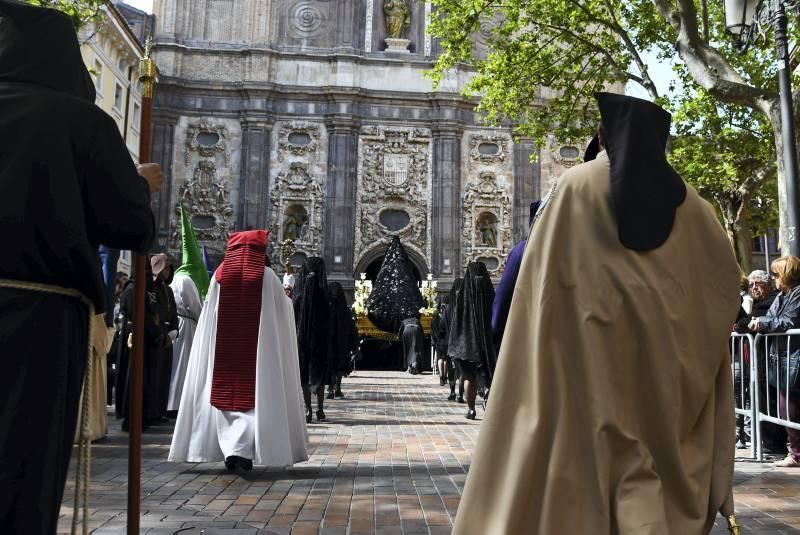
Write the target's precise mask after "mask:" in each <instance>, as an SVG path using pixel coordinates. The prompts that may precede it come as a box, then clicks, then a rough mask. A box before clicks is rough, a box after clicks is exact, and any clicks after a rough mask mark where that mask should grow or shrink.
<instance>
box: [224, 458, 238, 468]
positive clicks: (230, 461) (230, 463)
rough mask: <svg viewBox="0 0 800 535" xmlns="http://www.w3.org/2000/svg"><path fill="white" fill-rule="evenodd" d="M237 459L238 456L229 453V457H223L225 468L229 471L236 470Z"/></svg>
mask: <svg viewBox="0 0 800 535" xmlns="http://www.w3.org/2000/svg"><path fill="white" fill-rule="evenodd" d="M237 459H238V457H236V456H235V455H231V456H230V457H225V468H226V469H227V470H228V471H229V472H234V471H235V470H236V465H237V464H238V463H237V462H236V460H237Z"/></svg>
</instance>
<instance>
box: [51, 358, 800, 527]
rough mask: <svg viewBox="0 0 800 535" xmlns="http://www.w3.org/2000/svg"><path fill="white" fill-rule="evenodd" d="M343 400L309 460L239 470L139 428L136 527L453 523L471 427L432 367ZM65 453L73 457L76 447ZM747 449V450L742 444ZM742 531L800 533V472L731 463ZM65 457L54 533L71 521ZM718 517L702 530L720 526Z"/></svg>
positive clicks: (117, 481) (122, 511) (108, 445)
mask: <svg viewBox="0 0 800 535" xmlns="http://www.w3.org/2000/svg"><path fill="white" fill-rule="evenodd" d="M343 389H344V391H345V395H346V397H345V398H344V399H336V400H326V407H325V412H326V414H327V416H328V420H327V421H325V422H324V423H322V424H319V423H316V422H314V423H312V424H311V425H309V426H308V430H309V440H310V443H309V460H308V461H307V462H305V463H301V464H298V465H296V466H294V467H292V468H289V469H286V470H264V469H263V468H261V467H258V466H257V467H255V469H254V470H253V471H252V472H251V473H250V474H248V475H247V476H246V478H244V479H243V478H240V477H237V476H235V475H232V474H229V473H227V472H226V471H225V469H224V465H223V463H207V464H200V463H168V462H166V456H167V452H168V450H169V444H170V441H171V428H170V425H160V426H154V427H153V428H152V430H153V431H154V432H148V433H146V434H145V435H144V437H143V448H142V465H143V474H142V481H143V485H142V487H143V493H142V516H141V522H142V523H141V528H142V529H141V530H140V533H141V534H142V535H144V534H147V535H166V534H172V533H175V532H176V531H178V530H180V531H179V533H180V535H199V534H200V533H203V534H204V535H290V533H291V534H292V535H302V534H304V533H309V534H311V533H314V534H319V535H358V534H361V533H364V534H378V535H416V534H420V535H421V534H426V535H440V534H441V535H445V534H447V533H450V530H451V529H452V521H453V519H454V518H455V514H456V511H457V510H458V503H459V500H460V495H461V491H462V490H463V488H464V484H465V482H466V472H467V470H468V468H469V463H470V460H471V457H472V452H473V451H474V448H475V441H476V439H477V435H478V430H479V428H480V417H481V416H482V414H481V412H482V411H481V409H480V408H479V409H478V415H479V419H478V420H476V421H470V420H467V419H465V418H464V417H463V413H464V407H463V406H462V405H458V404H456V403H450V402H447V401H445V398H446V397H447V391H446V388H441V387H439V385H438V380H437V378H436V377H433V376H431V375H418V376H410V375H408V374H405V373H396V372H369V371H357V372H356V373H355V374H354V375H353V376H351V377H349V378H346V379H345V381H344V384H343ZM109 422H110V433H109V436H108V437H107V438H106V439H105V440H104V441H102V442H101V443H98V444H96V445H95V446H94V448H93V451H92V473H93V480H92V485H91V499H90V500H91V501H90V504H89V505H90V515H91V522H90V527H91V528H96V529H93V531H92V533H93V534H96V535H123V534H125V533H126V523H127V514H126V507H127V487H126V486H127V480H128V478H127V435H126V434H124V433H122V432H121V430H120V428H119V421H118V420H114V416H113V412H111V414H110V417H109ZM75 453H76V452H75V451H73V455H75ZM738 454H739V455H740V457H741V458H745V457H746V456H747V455H748V454H749V451H739V452H738ZM734 481H735V490H734V492H735V496H736V502H737V509H738V512H739V517H740V521H741V523H742V525H743V533H747V534H763V535H779V534H791V533H800V529H798V528H800V471H796V470H795V471H793V470H790V469H776V468H773V467H772V466H771V465H770V464H768V463H756V462H752V461H740V462H737V464H736V474H735V477H734ZM74 488H75V483H74V462H73V465H72V471H71V473H70V479H69V481H68V483H67V491H66V492H65V495H64V504H63V507H62V510H61V515H60V518H59V526H58V533H59V534H61V533H64V534H67V533H69V531H70V523H71V520H72V509H71V502H72V499H73V494H72V493H73V492H74ZM724 524H725V522H724V521H723V520H722V519H721V518H720V519H718V521H717V523H716V525H715V527H714V529H713V530H712V531H711V535H725V534H726V533H727V529H726V528H725V525H724Z"/></svg>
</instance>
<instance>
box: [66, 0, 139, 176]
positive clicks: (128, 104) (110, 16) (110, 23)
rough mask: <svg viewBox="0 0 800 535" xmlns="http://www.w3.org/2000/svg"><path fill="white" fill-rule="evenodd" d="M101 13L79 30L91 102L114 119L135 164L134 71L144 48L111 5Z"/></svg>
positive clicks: (136, 94)
mask: <svg viewBox="0 0 800 535" xmlns="http://www.w3.org/2000/svg"><path fill="white" fill-rule="evenodd" d="M103 14H104V16H103V17H102V20H101V21H100V22H98V23H97V24H89V25H87V27H86V28H84V29H83V30H82V31H81V34H80V36H79V37H80V39H81V43H83V44H82V46H81V52H82V55H83V61H84V63H86V66H87V67H88V68H89V70H90V71H91V73H92V77H93V78H94V82H95V88H96V89H97V99H96V100H95V103H96V104H97V105H98V106H99V107H100V108H102V109H103V111H105V112H106V113H108V114H109V115H110V116H111V117H113V118H114V120H115V121H116V123H117V126H118V127H119V131H120V133H121V134H122V137H123V139H124V140H125V143H126V145H127V146H128V150H129V151H130V153H131V156H132V157H133V160H134V161H135V162H137V163H138V162H139V127H140V123H141V116H142V95H141V91H140V88H139V82H138V68H139V59H140V58H141V57H142V55H143V54H144V48H143V47H142V44H141V43H140V42H139V40H138V39H137V38H136V36H135V35H134V34H133V32H132V31H131V29H130V27H129V26H128V24H127V23H126V22H125V19H124V18H123V17H122V15H121V14H120V12H119V10H118V9H117V8H116V7H115V6H114V4H111V3H109V4H107V5H106V6H104V7H103Z"/></svg>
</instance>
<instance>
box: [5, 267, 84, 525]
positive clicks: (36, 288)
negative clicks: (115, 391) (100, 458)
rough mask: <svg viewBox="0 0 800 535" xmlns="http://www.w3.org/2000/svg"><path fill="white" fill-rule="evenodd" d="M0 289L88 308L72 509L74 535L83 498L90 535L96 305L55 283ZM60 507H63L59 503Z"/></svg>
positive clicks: (8, 283) (8, 282) (12, 283)
mask: <svg viewBox="0 0 800 535" xmlns="http://www.w3.org/2000/svg"><path fill="white" fill-rule="evenodd" d="M0 288H10V289H12V290H26V291H30V292H39V293H45V294H53V295H63V296H66V297H74V298H76V299H79V300H80V302H81V303H83V304H84V305H86V307H87V309H88V341H87V344H86V345H87V358H86V371H85V373H84V375H83V392H82V393H81V403H82V405H81V414H80V430H81V434H80V440H79V441H78V468H77V471H76V475H75V501H74V504H73V510H72V534H73V535H74V534H75V533H76V532H77V529H78V507H79V505H80V501H79V499H80V498H81V497H82V498H83V522H82V533H83V535H87V533H88V530H89V477H90V474H89V469H90V467H91V454H92V451H91V441H90V433H91V431H90V429H89V403H90V401H89V395H90V393H91V391H92V386H93V385H92V377H93V374H92V367H93V366H92V361H93V360H94V359H93V358H92V334H93V333H92V331H93V327H92V323H93V318H94V303H92V302H91V301H90V300H89V299H88V298H87V297H86V296H85V295H83V294H82V293H81V292H79V291H78V290H73V289H71V288H62V287H61V286H55V285H52V284H41V283H38V282H27V281H18V280H11V279H2V278H0ZM59 505H60V504H59Z"/></svg>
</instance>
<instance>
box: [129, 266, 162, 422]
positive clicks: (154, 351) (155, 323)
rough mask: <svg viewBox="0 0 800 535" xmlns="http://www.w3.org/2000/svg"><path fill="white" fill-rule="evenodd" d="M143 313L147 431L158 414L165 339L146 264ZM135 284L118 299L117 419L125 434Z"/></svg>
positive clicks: (156, 419)
mask: <svg viewBox="0 0 800 535" xmlns="http://www.w3.org/2000/svg"><path fill="white" fill-rule="evenodd" d="M145 279H146V280H145V296H144V300H145V310H144V360H143V363H142V364H143V366H142V426H143V428H147V427H149V426H151V425H153V424H156V423H158V422H159V421H160V419H161V416H162V413H161V397H162V396H161V394H160V385H161V376H160V374H159V372H160V371H161V366H160V364H159V360H160V359H161V358H163V353H164V346H165V344H166V341H165V338H166V337H167V336H166V334H165V333H164V330H163V328H162V325H161V322H160V321H159V312H160V309H161V304H160V303H159V294H160V292H158V291H157V288H156V285H155V281H154V280H153V272H152V268H151V264H150V262H147V271H146V277H145ZM134 293H135V284H131V285H129V286H128V287H127V288H126V289H125V291H124V292H122V296H121V297H120V307H119V312H120V318H121V320H120V321H121V323H122V331H123V334H124V335H125V338H123V341H124V343H123V344H122V349H121V352H120V360H119V362H118V364H117V382H116V389H117V397H118V400H117V408H116V412H117V417H118V418H120V417H121V418H122V419H123V421H122V430H123V431H128V418H129V410H130V409H129V401H130V387H131V380H132V377H131V375H130V373H129V372H130V356H131V348H130V347H129V346H128V340H129V339H130V334H131V333H132V332H133V312H134V306H133V305H134Z"/></svg>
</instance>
